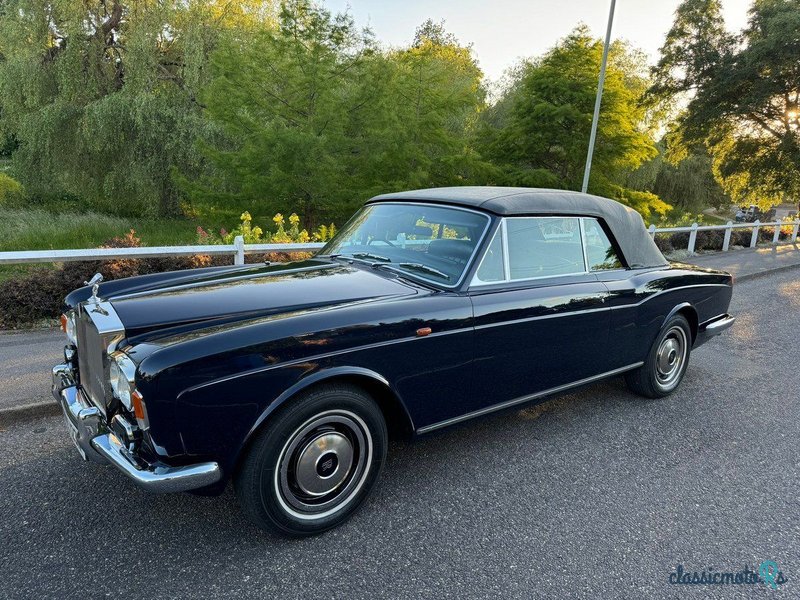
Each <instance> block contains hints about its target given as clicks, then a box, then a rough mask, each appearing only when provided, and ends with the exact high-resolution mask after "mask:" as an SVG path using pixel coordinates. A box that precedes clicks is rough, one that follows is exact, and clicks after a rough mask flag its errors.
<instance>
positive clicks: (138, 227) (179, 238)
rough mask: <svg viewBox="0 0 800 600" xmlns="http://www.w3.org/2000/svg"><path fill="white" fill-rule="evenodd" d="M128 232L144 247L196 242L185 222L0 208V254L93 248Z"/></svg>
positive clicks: (189, 223) (191, 225)
mask: <svg viewBox="0 0 800 600" xmlns="http://www.w3.org/2000/svg"><path fill="white" fill-rule="evenodd" d="M131 229H133V230H135V231H136V235H137V236H138V237H140V238H141V239H142V243H143V244H144V245H146V246H172V245H184V244H193V243H195V240H196V229H197V224H196V223H193V222H192V221H190V220H188V219H159V220H155V219H126V218H122V217H112V216H108V215H101V214H98V213H91V212H88V213H53V212H49V211H45V210H41V209H33V210H30V209H17V208H0V251H13V250H51V249H59V250H60V249H67V248H96V247H97V246H99V245H101V244H102V243H103V242H104V241H106V240H108V239H110V238H113V237H117V236H121V235H124V234H125V233H127V232H128V231H130V230H131Z"/></svg>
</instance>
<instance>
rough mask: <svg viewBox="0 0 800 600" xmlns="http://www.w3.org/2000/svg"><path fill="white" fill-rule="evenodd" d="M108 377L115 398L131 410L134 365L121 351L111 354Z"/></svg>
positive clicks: (134, 374)
mask: <svg viewBox="0 0 800 600" xmlns="http://www.w3.org/2000/svg"><path fill="white" fill-rule="evenodd" d="M112 358H113V360H112V361H111V366H110V369H109V374H108V379H109V383H110V384H111V391H112V393H113V394H114V397H115V398H119V400H120V402H122V404H123V405H124V406H125V408H127V409H128V410H133V409H132V407H133V405H132V403H131V393H132V392H133V390H134V389H135V387H134V385H135V378H136V365H135V364H134V363H133V361H132V360H131V359H130V358H128V357H127V356H126V355H125V354H123V353H122V352H119V353H116V354H114V355H112Z"/></svg>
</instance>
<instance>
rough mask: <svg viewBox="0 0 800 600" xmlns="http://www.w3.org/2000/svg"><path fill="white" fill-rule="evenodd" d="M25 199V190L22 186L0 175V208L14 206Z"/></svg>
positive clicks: (2, 174) (7, 176)
mask: <svg viewBox="0 0 800 600" xmlns="http://www.w3.org/2000/svg"><path fill="white" fill-rule="evenodd" d="M24 197H25V190H24V189H23V187H22V184H21V183H20V182H19V181H17V180H16V179H14V178H13V177H10V176H9V175H6V174H5V173H0V206H3V205H5V206H15V205H18V204H20V203H22V200H23V199H24Z"/></svg>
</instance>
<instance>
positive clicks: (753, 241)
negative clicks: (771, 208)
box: [750, 219, 761, 248]
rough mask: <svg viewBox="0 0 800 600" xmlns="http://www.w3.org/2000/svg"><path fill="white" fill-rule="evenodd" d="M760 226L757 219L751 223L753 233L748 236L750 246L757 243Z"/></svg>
mask: <svg viewBox="0 0 800 600" xmlns="http://www.w3.org/2000/svg"><path fill="white" fill-rule="evenodd" d="M760 227H761V221H759V220H758V219H756V220H755V222H754V223H753V235H751V236H750V247H751V248H755V247H756V244H757V243H758V230H759V229H760Z"/></svg>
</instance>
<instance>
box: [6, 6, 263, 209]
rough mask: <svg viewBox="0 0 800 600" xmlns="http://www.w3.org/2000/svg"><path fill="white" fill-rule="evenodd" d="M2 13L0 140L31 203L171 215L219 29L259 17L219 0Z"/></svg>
mask: <svg viewBox="0 0 800 600" xmlns="http://www.w3.org/2000/svg"><path fill="white" fill-rule="evenodd" d="M6 4H7V6H6V10H5V11H4V12H3V14H2V15H0V55H1V56H2V60H0V99H1V100H0V102H1V103H2V111H1V112H0V134H6V135H8V134H13V139H14V140H15V143H17V144H18V148H16V149H15V151H14V160H13V169H14V172H15V174H16V175H17V176H18V177H19V179H20V180H21V181H22V183H24V184H25V185H26V188H27V189H28V191H29V192H31V193H32V194H33V195H34V196H37V195H38V196H47V195H49V194H52V193H53V191H54V190H55V191H57V192H59V193H67V194H72V195H75V196H77V197H80V198H82V199H83V200H84V201H85V202H88V203H89V204H91V205H92V206H93V207H95V208H99V209H102V210H105V211H107V212H116V213H129V214H164V213H169V212H174V211H175V210H176V206H177V202H178V197H179V190H178V189H177V187H176V186H175V184H174V181H173V179H172V177H171V174H170V171H171V168H173V167H177V166H180V167H181V168H182V169H183V170H186V171H189V172H191V171H192V170H193V169H197V168H198V167H199V162H200V157H199V155H198V154H197V152H196V149H195V144H194V140H195V138H196V137H197V134H198V132H199V131H200V130H202V129H203V127H204V126H205V124H204V122H203V119H202V117H201V114H200V107H199V106H198V104H197V101H196V94H197V90H198V88H199V86H200V85H201V84H202V83H203V79H204V76H203V64H204V61H205V58H204V57H205V55H206V54H207V53H208V51H209V50H210V49H211V48H212V47H213V45H214V43H215V37H216V35H217V32H218V31H219V29H220V28H221V27H224V26H225V25H226V24H230V25H236V26H237V27H241V26H243V23H244V22H247V21H248V19H249V20H250V21H254V20H255V21H261V20H262V19H264V18H266V17H265V14H266V13H265V10H266V9H265V5H263V4H262V3H251V2H243V3H238V4H237V3H230V2H222V1H221V0H213V1H211V2H201V1H199V0H191V1H188V2H186V1H181V0H169V1H161V2H150V1H146V2H138V1H137V2H133V1H131V2H124V1H123V0H92V1H85V0H62V1H59V2H51V1H47V0H8V2H7V3H6Z"/></svg>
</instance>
